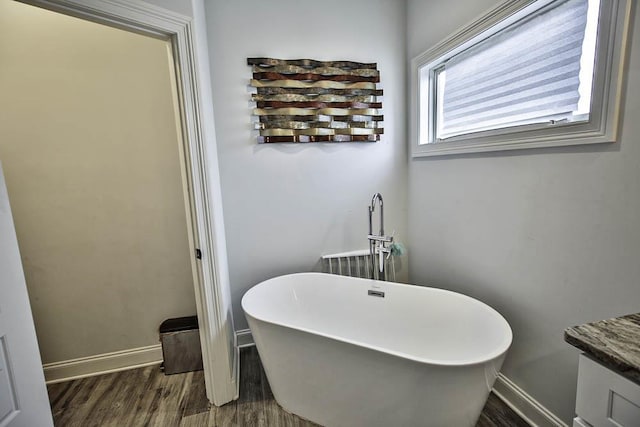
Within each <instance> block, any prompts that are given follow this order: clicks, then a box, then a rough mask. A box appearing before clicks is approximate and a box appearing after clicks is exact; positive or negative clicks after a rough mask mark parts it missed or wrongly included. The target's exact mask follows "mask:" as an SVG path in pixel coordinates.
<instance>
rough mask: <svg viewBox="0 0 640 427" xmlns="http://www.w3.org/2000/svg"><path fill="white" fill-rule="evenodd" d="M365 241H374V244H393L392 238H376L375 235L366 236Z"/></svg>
mask: <svg viewBox="0 0 640 427" xmlns="http://www.w3.org/2000/svg"><path fill="white" fill-rule="evenodd" d="M367 239H369V240H373V241H376V242H383V243H391V242H393V236H378V235H376V234H369V235H368V236H367Z"/></svg>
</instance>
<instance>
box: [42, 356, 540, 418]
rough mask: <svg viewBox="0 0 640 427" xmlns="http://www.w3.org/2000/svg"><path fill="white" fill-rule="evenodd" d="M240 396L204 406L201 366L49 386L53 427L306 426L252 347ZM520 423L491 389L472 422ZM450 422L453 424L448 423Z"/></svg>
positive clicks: (148, 369) (136, 371) (153, 369)
mask: <svg viewBox="0 0 640 427" xmlns="http://www.w3.org/2000/svg"><path fill="white" fill-rule="evenodd" d="M240 363H241V367H240V373H241V379H240V398H239V399H238V400H237V401H235V402H231V403H229V404H227V405H224V406H222V407H219V408H216V407H209V403H208V402H207V398H206V396H205V389H204V377H203V375H202V371H199V372H189V373H186V374H176V375H164V374H163V373H162V372H160V370H159V368H158V366H150V367H146V368H140V369H133V370H130V371H123V372H118V373H114V374H107V375H101V376H98V377H91V378H84V379H80V380H74V381H69V382H64V383H58V384H51V385H49V386H48V387H47V388H48V391H49V400H50V401H51V408H52V411H53V418H54V421H55V425H56V426H65V427H66V426H78V427H80V426H82V427H90V426H113V427H122V426H162V427H164V426H169V427H171V426H210V427H212V426H225V427H226V426H229V427H253V426H265V427H266V426H269V427H281V426H292V427H294V426H295V427H311V426H317V425H316V424H314V423H311V422H309V421H305V420H303V419H301V418H299V417H297V416H295V415H292V414H289V413H287V412H285V411H284V410H283V409H282V408H280V406H278V404H277V403H276V401H275V400H274V398H273V394H272V393H271V389H270V388H269V384H268V382H267V378H266V377H265V375H264V371H263V369H262V365H261V363H260V359H259V357H258V352H257V351H256V350H255V347H249V348H245V349H242V351H241V357H240ZM507 426H508V427H526V426H528V424H526V423H525V422H524V421H523V420H522V419H520V418H519V417H518V416H517V415H516V414H515V413H514V412H513V411H512V410H511V409H510V408H509V407H507V406H506V405H505V404H504V403H502V401H501V400H500V399H498V398H497V397H495V396H494V395H493V394H491V396H490V397H489V400H488V401H487V404H486V406H485V408H484V410H483V412H482V415H481V417H480V420H479V421H478V424H477V427H507ZM452 427H455V426H452Z"/></svg>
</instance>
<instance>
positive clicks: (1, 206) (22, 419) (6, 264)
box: [0, 165, 53, 427]
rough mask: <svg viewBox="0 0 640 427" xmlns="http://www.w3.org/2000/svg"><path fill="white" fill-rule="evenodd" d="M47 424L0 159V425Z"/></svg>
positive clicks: (49, 420)
mask: <svg viewBox="0 0 640 427" xmlns="http://www.w3.org/2000/svg"><path fill="white" fill-rule="evenodd" d="M52 425H53V420H52V418H51V408H50V407H49V396H48V395H47V389H46V386H45V384H44V373H43V371H42V361H41V360H40V351H39V350H38V341H37V340H36V330H35V327H34V325H33V317H31V306H30V304H29V295H28V294H27V283H26V282H25V279H24V272H23V270H22V261H21V259H20V251H19V249H18V239H17V237H16V231H15V228H14V226H13V218H12V216H11V208H10V206H9V196H8V194H7V187H6V185H5V182H4V176H3V174H2V165H0V427H9V426H10V427H22V426H24V427H30V426H37V427H46V426H52Z"/></svg>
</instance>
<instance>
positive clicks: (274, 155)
mask: <svg viewBox="0 0 640 427" xmlns="http://www.w3.org/2000/svg"><path fill="white" fill-rule="evenodd" d="M206 12H207V14H206V20H207V26H208V35H209V52H210V60H211V74H212V82H213V83H212V85H213V88H212V89H213V97H214V98H213V101H214V110H215V115H216V135H217V141H218V153H219V159H220V173H221V184H222V195H223V206H224V216H225V229H226V235H227V247H228V254H229V269H230V279H231V291H232V299H233V308H234V319H235V323H236V329H243V328H246V327H247V324H246V320H245V318H244V314H243V313H242V309H241V307H240V300H241V298H242V295H243V294H244V292H245V291H246V290H248V289H249V288H250V287H251V286H253V285H255V284H257V283H259V282H260V281H262V280H265V279H267V278H270V277H273V276H277V275H280V274H285V273H291V272H298V271H309V270H311V269H313V268H315V267H316V264H317V262H318V259H319V257H320V255H322V254H325V253H332V252H340V251H345V250H353V249H362V248H366V247H367V241H366V233H367V210H366V207H367V205H368V204H369V202H370V200H371V196H372V194H373V193H374V192H376V191H379V192H381V193H382V194H383V196H384V197H385V215H386V221H385V223H386V229H387V230H388V231H389V232H391V231H393V230H396V236H397V237H398V238H399V239H400V240H403V239H406V237H407V236H406V223H407V219H406V211H405V207H406V186H407V170H406V168H407V160H406V139H405V116H406V108H405V87H404V82H405V66H404V64H405V49H404V48H405V25H404V24H405V11H404V6H403V3H399V2H398V1H397V0H373V1H372V0H357V1H355V0H354V1H349V2H344V1H339V0H328V1H324V2H322V3H321V4H320V3H318V2H317V1H311V0H303V1H300V0H274V1H269V2H259V1H250V0H239V1H232V2H231V1H226V0H213V1H210V2H208V3H206ZM252 56H269V57H275V58H289V59H293V58H313V59H320V60H336V59H344V60H353V61H367V62H369V61H371V62H377V63H378V68H379V69H380V73H381V81H382V87H383V88H384V91H385V95H384V98H383V107H384V115H385V122H384V128H385V134H384V136H383V137H382V141H381V142H378V143H375V144H310V145H284V144H279V145H278V144H274V145H257V144H256V139H255V137H256V134H255V133H254V132H252V131H251V129H252V128H251V117H250V105H249V100H250V95H249V92H248V83H249V79H250V78H251V68H250V67H248V66H247V65H246V59H247V57H252Z"/></svg>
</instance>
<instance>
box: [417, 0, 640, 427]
mask: <svg viewBox="0 0 640 427" xmlns="http://www.w3.org/2000/svg"><path fill="white" fill-rule="evenodd" d="M498 4H499V2H498V1H494V0H482V1H478V0H474V1H471V0H446V1H445V0H429V1H427V0H408V3H407V16H408V19H407V28H408V33H407V37H408V38H407V49H408V59H409V60H410V59H411V58H413V57H415V56H417V55H419V54H420V53H422V52H424V51H426V50H427V49H429V48H430V47H432V46H434V45H435V44H437V43H438V42H440V41H441V40H442V39H444V38H446V37H447V36H449V35H451V34H453V33H454V32H456V31H457V30H458V29H459V28H461V27H462V26H464V25H465V24H468V23H470V22H471V21H473V20H474V19H475V18H476V17H478V16H480V15H481V14H482V13H483V12H484V11H487V10H489V9H491V8H493V7H495V6H497V5H498ZM636 6H637V5H636ZM634 14H635V18H634V20H635V21H636V22H635V23H636V24H637V21H638V8H637V7H636V8H635V12H634ZM639 37H640V31H639V29H638V28H637V25H636V28H635V30H634V31H633V34H632V36H631V39H630V44H629V51H630V57H629V61H628V76H627V86H626V90H625V100H624V102H623V109H622V111H623V114H622V128H621V129H622V132H621V134H620V136H619V140H618V142H617V143H615V144H605V145H592V146H575V147H568V148H556V149H544V150H541V149H536V150H519V151H511V152H502V153H500V152H495V153H486V154H472V155H458V156H449V157H435V158H421V159H412V160H410V161H409V195H408V201H409V230H408V232H409V234H410V235H411V240H410V245H409V267H410V271H409V276H410V280H411V281H412V282H414V283H420V284H424V285H429V286H435V287H440V288H446V289H451V290H454V291H458V292H462V293H464V294H468V295H471V296H473V297H476V298H478V299H480V300H482V301H484V302H486V303H488V304H489V305H491V306H492V307H494V308H496V309H497V310H498V311H499V312H501V313H502V314H503V315H504V316H505V317H506V318H507V320H508V321H509V323H510V324H511V327H512V329H513V334H514V341H513V346H512V348H511V350H510V351H509V354H508V356H507V359H506V362H505V364H504V367H503V373H504V374H505V375H506V376H507V377H509V378H510V379H511V380H512V381H514V382H515V383H516V384H517V385H518V386H520V387H521V388H522V389H524V391H525V392H527V393H528V394H530V395H531V396H532V397H533V398H535V399H537V400H538V401H539V402H540V403H542V404H543V405H544V406H545V407H546V408H548V409H549V410H551V411H552V412H553V413H555V414H556V415H557V416H559V417H560V418H561V419H562V420H564V421H565V422H566V423H568V424H570V421H571V419H572V417H573V414H574V406H575V392H576V375H577V362H578V351H577V350H576V349H574V348H573V347H571V346H570V345H568V344H567V343H565V342H564V341H563V330H564V329H565V328H566V327H568V326H572V325H576V324H581V323H584V322H589V321H596V320H600V319H605V318H610V317H614V316H618V315H622V314H626V313H631V312H637V311H638V303H639V301H640V287H639V286H638V277H640V263H638V256H639V255H640V227H639V226H638V218H640V144H638V137H637V135H638V133H639V132H640V125H639V124H638V120H637V119H636V118H637V117H639V116H640V111H639V110H640V97H638V96H636V94H639V93H640V51H639V46H640V40H639Z"/></svg>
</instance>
